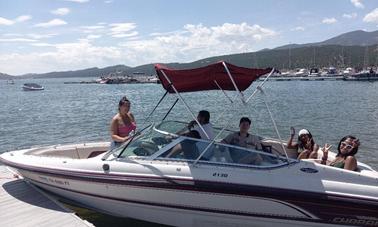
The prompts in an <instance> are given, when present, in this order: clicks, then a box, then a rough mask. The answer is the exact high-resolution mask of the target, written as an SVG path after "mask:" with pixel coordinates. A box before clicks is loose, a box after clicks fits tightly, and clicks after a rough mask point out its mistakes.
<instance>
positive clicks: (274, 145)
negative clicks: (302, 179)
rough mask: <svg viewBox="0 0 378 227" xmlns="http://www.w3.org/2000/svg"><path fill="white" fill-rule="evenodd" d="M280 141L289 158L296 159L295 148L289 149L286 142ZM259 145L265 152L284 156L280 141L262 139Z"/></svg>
mask: <svg viewBox="0 0 378 227" xmlns="http://www.w3.org/2000/svg"><path fill="white" fill-rule="evenodd" d="M282 143H283V145H284V146H285V150H286V153H287V156H288V157H289V158H293V159H296V158H297V157H298V152H297V149H289V148H287V143H286V142H282ZM261 145H262V148H263V150H264V151H265V152H268V153H271V154H275V155H280V156H285V152H284V150H283V149H282V145H281V142H280V141H279V140H277V139H270V138H266V139H262V140H261Z"/></svg>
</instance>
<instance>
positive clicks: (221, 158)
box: [210, 146, 233, 163]
mask: <svg viewBox="0 0 378 227" xmlns="http://www.w3.org/2000/svg"><path fill="white" fill-rule="evenodd" d="M210 160H211V161H213V162H222V163H233V160H232V158H231V155H230V151H229V150H228V147H222V148H219V146H215V148H214V154H213V157H212V158H211V159H210Z"/></svg>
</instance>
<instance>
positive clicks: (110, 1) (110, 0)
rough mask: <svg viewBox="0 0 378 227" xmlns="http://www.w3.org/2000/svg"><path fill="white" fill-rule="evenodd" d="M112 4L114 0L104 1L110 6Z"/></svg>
mask: <svg viewBox="0 0 378 227" xmlns="http://www.w3.org/2000/svg"><path fill="white" fill-rule="evenodd" d="M112 2H113V0H107V1H104V3H106V4H109V3H112Z"/></svg>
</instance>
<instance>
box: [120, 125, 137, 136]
mask: <svg viewBox="0 0 378 227" xmlns="http://www.w3.org/2000/svg"><path fill="white" fill-rule="evenodd" d="M135 129H136V124H135V122H131V123H130V124H125V125H118V134H119V136H121V137H125V136H128V135H129V134H130V132H131V131H133V130H135Z"/></svg>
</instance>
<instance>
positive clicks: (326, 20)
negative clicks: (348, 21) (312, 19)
mask: <svg viewBox="0 0 378 227" xmlns="http://www.w3.org/2000/svg"><path fill="white" fill-rule="evenodd" d="M336 22H337V20H336V18H334V17H332V18H324V19H323V20H322V23H323V24H334V23H336Z"/></svg>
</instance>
